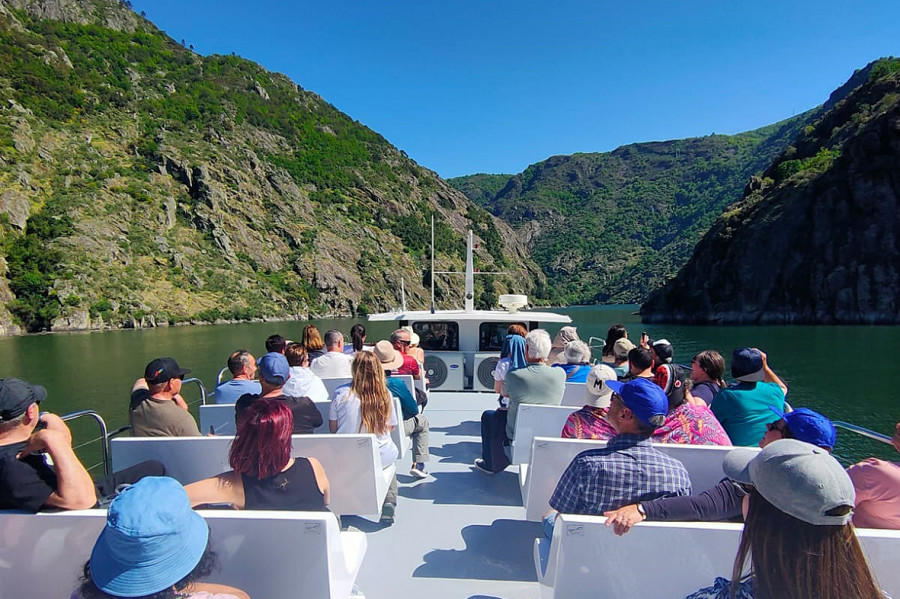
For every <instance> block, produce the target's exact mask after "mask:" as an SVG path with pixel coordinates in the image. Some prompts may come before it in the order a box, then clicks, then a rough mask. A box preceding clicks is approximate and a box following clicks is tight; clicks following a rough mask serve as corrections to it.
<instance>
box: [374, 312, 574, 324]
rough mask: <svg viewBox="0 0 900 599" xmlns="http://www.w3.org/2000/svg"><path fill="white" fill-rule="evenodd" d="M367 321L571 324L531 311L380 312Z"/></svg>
mask: <svg viewBox="0 0 900 599" xmlns="http://www.w3.org/2000/svg"><path fill="white" fill-rule="evenodd" d="M369 320H370V321H372V322H384V321H391V320H397V321H399V320H407V321H417V322H427V321H432V322H439V321H447V320H455V321H477V322H509V321H511V320H527V321H531V322H559V323H569V322H572V319H571V318H569V317H568V316H566V315H565V314H556V313H554V312H531V311H521V312H520V311H517V312H510V311H508V310H469V311H467V310H435V311H434V313H432V312H431V311H430V310H406V311H404V310H397V311H393V312H380V313H378V314H370V315H369Z"/></svg>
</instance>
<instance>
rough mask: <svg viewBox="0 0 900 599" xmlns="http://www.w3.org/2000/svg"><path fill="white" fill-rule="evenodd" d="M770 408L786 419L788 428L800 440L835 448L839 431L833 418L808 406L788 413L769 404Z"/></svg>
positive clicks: (818, 445) (817, 445)
mask: <svg viewBox="0 0 900 599" xmlns="http://www.w3.org/2000/svg"><path fill="white" fill-rule="evenodd" d="M769 409H770V410H772V411H773V412H775V413H776V414H778V416H779V417H780V418H783V419H784V421H785V422H786V423H787V427H788V430H790V431H791V436H792V437H794V438H795V439H797V440H798V441H803V442H805V443H809V444H810V445H815V446H816V447H826V448H828V449H834V444H835V443H837V431H836V430H835V428H834V425H833V424H831V420H829V419H828V418H826V417H825V416H822V415H821V414H819V413H818V412H815V411H813V410H809V409H807V408H797V409H796V410H794V411H792V412H787V413H785V412H782V411H781V410H777V409H775V408H774V407H772V406H769Z"/></svg>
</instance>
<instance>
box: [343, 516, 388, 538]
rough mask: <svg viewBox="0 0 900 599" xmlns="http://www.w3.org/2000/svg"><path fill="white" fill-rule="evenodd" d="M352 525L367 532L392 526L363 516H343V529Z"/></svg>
mask: <svg viewBox="0 0 900 599" xmlns="http://www.w3.org/2000/svg"><path fill="white" fill-rule="evenodd" d="M351 526H352V527H353V528H355V529H356V530H361V531H362V532H364V533H367V534H368V533H372V532H378V531H379V530H384V529H386V528H390V526H389V525H387V524H382V523H381V522H379V521H375V522H373V521H372V520H367V519H366V518H363V517H362V516H341V530H347V529H348V528H349V527H351Z"/></svg>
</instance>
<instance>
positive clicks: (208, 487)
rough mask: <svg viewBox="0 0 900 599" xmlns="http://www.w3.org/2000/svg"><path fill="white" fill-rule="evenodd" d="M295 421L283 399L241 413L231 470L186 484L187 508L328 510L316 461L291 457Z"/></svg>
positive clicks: (324, 482) (321, 471)
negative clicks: (210, 505)
mask: <svg viewBox="0 0 900 599" xmlns="http://www.w3.org/2000/svg"><path fill="white" fill-rule="evenodd" d="M293 426H294V418H293V415H292V414H291V409H290V408H289V407H288V406H287V405H286V404H285V403H284V402H282V401H278V400H274V399H258V400H256V401H254V402H253V403H252V404H250V406H249V407H248V408H246V409H245V410H244V411H243V412H241V414H240V416H239V419H238V423H237V434H236V435H235V437H234V441H233V442H232V444H231V451H230V452H229V454H228V463H229V464H230V465H231V467H232V470H230V471H229V472H223V473H222V474H219V475H217V476H214V477H212V478H207V479H205V480H201V481H197V482H195V483H191V484H189V485H186V486H185V487H184V488H185V490H186V491H187V494H188V498H189V499H190V500H191V505H192V506H197V505H202V504H207V503H230V504H232V505H233V506H234V507H235V508H237V509H239V510H243V509H247V510H298V511H310V512H316V511H324V510H326V509H328V507H327V506H328V502H329V487H328V477H327V476H325V470H324V469H323V468H322V464H321V463H319V460H317V459H315V458H302V457H297V458H292V457H291V430H292V429H293Z"/></svg>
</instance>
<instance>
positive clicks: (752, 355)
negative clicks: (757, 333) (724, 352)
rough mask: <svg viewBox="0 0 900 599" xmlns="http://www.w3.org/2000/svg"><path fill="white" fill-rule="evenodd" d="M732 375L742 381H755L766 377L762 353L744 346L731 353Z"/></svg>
mask: <svg viewBox="0 0 900 599" xmlns="http://www.w3.org/2000/svg"><path fill="white" fill-rule="evenodd" d="M731 376H733V377H734V378H736V379H737V380H739V381H741V382H742V383H755V382H759V381H762V380H764V379H765V378H766V375H765V373H764V372H763V359H762V354H760V353H759V352H758V351H757V350H755V349H753V348H750V347H742V348H740V349H736V350H734V353H733V354H731Z"/></svg>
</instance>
